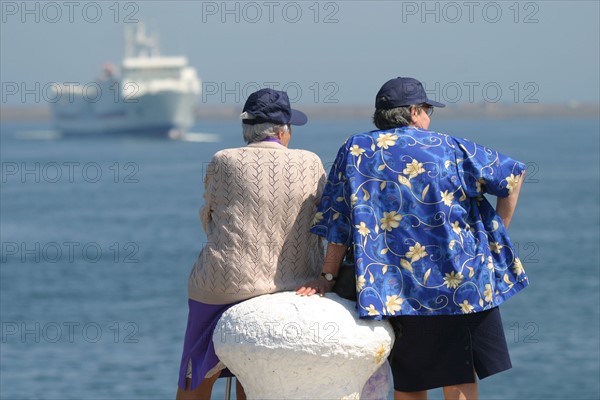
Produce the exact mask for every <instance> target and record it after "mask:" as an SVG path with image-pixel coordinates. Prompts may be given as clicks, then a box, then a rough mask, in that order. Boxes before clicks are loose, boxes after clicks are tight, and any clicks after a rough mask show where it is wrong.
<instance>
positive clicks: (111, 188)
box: [0, 119, 600, 400]
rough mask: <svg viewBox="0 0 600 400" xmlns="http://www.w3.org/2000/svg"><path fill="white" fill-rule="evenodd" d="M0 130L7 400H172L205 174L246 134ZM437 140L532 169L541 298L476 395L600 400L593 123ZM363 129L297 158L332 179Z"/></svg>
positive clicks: (521, 315) (521, 222)
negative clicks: (337, 159)
mask: <svg viewBox="0 0 600 400" xmlns="http://www.w3.org/2000/svg"><path fill="white" fill-rule="evenodd" d="M0 128H1V133H0V156H1V161H2V176H1V179H2V183H1V188H2V190H1V196H0V200H1V224H0V227H1V246H2V248H1V258H2V260H1V261H2V264H1V270H0V272H1V276H0V278H1V281H0V289H1V290H0V300H1V304H0V311H1V315H0V320H1V324H2V325H1V333H2V337H1V352H0V363H1V375H0V398H2V399H33V398H36V399H57V400H58V399H61V400H62V399H170V398H174V394H175V390H176V383H177V372H178V368H179V361H180V356H181V349H182V342H183V334H184V330H185V326H186V317H187V298H186V283H187V277H188V273H189V271H190V268H191V266H192V264H193V262H194V260H195V257H196V255H197V253H198V251H199V250H200V248H201V246H202V242H203V240H204V236H203V232H202V229H201V226H200V222H199V220H198V216H197V215H198V209H199V207H200V206H201V204H202V191H203V187H202V176H203V167H204V165H205V163H207V162H208V161H209V160H210V157H211V155H212V154H213V153H214V152H215V151H217V150H219V149H222V148H225V147H235V146H240V145H242V144H243V143H242V140H241V130H240V126H239V123H237V122H223V123H202V124H198V125H197V126H195V127H194V129H192V131H194V132H203V133H215V134H218V135H219V137H220V141H219V142H216V143H195V142H186V141H173V140H168V139H144V138H122V137H110V138H99V137H95V138H60V137H54V136H52V135H51V134H48V132H45V131H47V130H49V129H51V127H50V125H49V124H42V123H2V124H1V125H0ZM431 128H432V129H436V130H439V131H442V132H445V133H450V134H454V135H457V136H462V137H466V138H469V139H471V140H474V141H477V142H479V143H481V144H485V145H488V146H490V147H492V148H495V149H497V150H499V151H501V152H503V153H506V154H509V155H511V156H513V157H514V158H516V159H518V160H521V161H524V162H527V163H529V168H528V174H527V180H526V184H525V185H524V187H523V189H522V194H521V199H520V202H519V206H518V209H517V213H516V215H515V217H514V220H513V222H512V225H511V228H510V233H511V237H512V239H513V241H514V242H515V243H516V246H517V249H518V251H519V254H520V257H521V260H522V261H523V264H524V266H525V269H526V271H527V272H528V275H529V278H530V282H531V285H530V287H529V288H527V289H526V290H524V291H523V292H521V293H520V294H519V295H517V296H515V297H514V298H512V299H511V300H510V301H508V302H507V303H506V304H505V305H504V306H503V307H502V313H503V319H504V323H505V331H506V335H507V338H508V341H509V347H510V350H511V355H512V361H513V365H514V368H513V369H512V370H510V371H508V372H506V373H503V374H499V375H497V376H493V377H490V378H488V379H486V380H484V381H482V382H481V384H480V393H481V395H480V397H481V398H482V399H598V398H599V397H600V387H599V378H598V377H599V375H600V368H599V360H600V349H599V343H600V338H599V332H600V326H599V323H600V315H599V308H600V298H599V293H600V290H599V286H600V277H599V229H600V228H599V226H600V224H599V203H600V198H599V197H600V196H599V186H600V185H599V180H600V176H599V171H600V163H599V154H600V146H599V136H600V134H599V133H600V127H599V123H598V120H594V119H589V120H574V119H573V120H562V119H553V120H535V119H520V120H464V121H463V120H434V123H433V124H432V126H431ZM369 129H371V126H370V124H369V123H368V121H364V122H356V121H350V122H349V121H337V122H336V121H327V122H323V121H321V122H319V121H316V122H312V123H310V124H309V125H307V126H306V127H298V128H295V129H294V131H293V135H292V142H291V145H290V147H297V148H305V149H309V150H312V151H314V152H316V153H317V154H318V155H319V156H321V158H322V160H323V162H324V164H326V165H328V164H330V163H331V161H332V160H333V157H334V155H335V154H336V152H337V149H338V148H339V146H340V145H341V143H342V142H343V141H344V139H345V138H346V137H347V136H349V135H350V134H352V133H356V132H359V131H363V130H369ZM439 397H441V392H440V391H435V392H433V393H432V396H431V398H439ZM213 398H215V399H220V398H223V385H222V383H221V384H219V386H218V387H217V389H216V390H215V393H214V394H213Z"/></svg>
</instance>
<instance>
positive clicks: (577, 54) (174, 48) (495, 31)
mask: <svg viewBox="0 0 600 400" xmlns="http://www.w3.org/2000/svg"><path fill="white" fill-rule="evenodd" d="M599 4H600V2H599V1H596V0H593V1H533V2H531V1H529V2H528V1H521V2H516V1H498V2H489V1H482V2H480V1H457V2H447V1H446V2H437V1H428V2H422V1H416V2H412V1H330V2H327V1H321V2H316V1H296V2H287V1H257V2H246V1H245V2H237V1H228V2H222V1H217V2H211V1H204V2H201V1H131V2H119V3H116V2H113V1H97V2H79V1H71V2H68V1H57V2H37V1H30V2H26V3H23V2H21V1H2V3H1V12H2V25H1V39H0V40H1V42H0V43H1V67H2V68H1V81H2V105H14V104H20V103H21V102H22V96H21V94H22V93H17V94H10V95H9V94H8V93H7V92H6V90H5V89H6V88H7V85H10V84H12V83H16V84H18V85H19V86H21V84H23V88H27V89H30V90H33V91H35V90H36V89H35V88H36V86H35V84H36V82H39V87H40V89H39V91H40V92H41V91H42V90H43V87H44V86H45V85H47V84H48V83H51V82H57V81H58V82H61V81H71V82H79V83H81V84H82V85H83V84H86V83H88V82H91V81H93V79H94V78H95V77H96V76H98V74H99V71H100V67H101V65H102V64H103V63H105V62H107V61H111V62H113V63H115V64H119V63H120V61H121V58H122V55H123V51H124V46H123V40H122V37H123V27H124V25H127V24H128V23H135V20H140V21H144V22H146V24H147V25H149V27H150V28H152V29H153V31H154V32H156V33H157V34H158V39H159V43H160V47H161V51H162V53H163V54H165V55H179V54H185V55H187V56H188V58H189V61H190V64H191V65H192V66H194V67H195V68H196V69H197V70H198V74H199V75H200V77H201V78H202V80H203V82H204V83H203V88H204V95H203V96H202V97H201V98H200V99H199V101H200V102H201V103H206V104H211V105H216V104H219V103H222V102H225V103H228V104H236V103H243V101H244V97H245V95H246V94H247V93H248V92H251V91H252V90H253V89H254V88H255V87H256V84H258V85H261V86H265V85H267V84H268V85H271V86H275V87H276V88H280V89H281V88H283V87H284V86H285V87H286V88H287V89H288V91H289V93H290V97H291V98H292V100H293V101H294V102H298V103H303V104H315V103H317V104H328V103H331V102H336V101H338V102H339V103H341V104H371V103H372V102H373V98H374V95H375V93H376V92H377V90H378V88H379V87H380V86H381V84H382V83H383V82H385V81H386V80H388V79H390V78H393V77H396V76H399V75H400V76H412V77H415V78H417V79H419V80H421V81H423V82H424V83H425V85H426V87H427V90H428V92H429V95H430V97H433V98H437V99H438V100H441V101H445V102H447V103H468V102H501V103H515V102H516V103H524V102H535V101H539V102H542V103H544V102H550V103H556V102H563V101H594V102H598V100H599V91H600V83H599V75H600V73H599V69H600V65H599V64H600V63H599V58H600V56H599V48H600V43H599V40H600V39H599V38H600V32H599V18H600V17H599V15H600V10H599ZM35 97H36V96H35V95H33V94H29V95H27V96H25V100H26V102H27V103H35V101H36V98H35ZM43 97H44V96H43V93H41V95H39V101H40V102H41V103H44V99H43Z"/></svg>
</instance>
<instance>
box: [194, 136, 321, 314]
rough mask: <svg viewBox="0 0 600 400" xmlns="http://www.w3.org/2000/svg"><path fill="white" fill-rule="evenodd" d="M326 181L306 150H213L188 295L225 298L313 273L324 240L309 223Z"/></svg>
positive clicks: (294, 283) (290, 286)
mask: <svg viewBox="0 0 600 400" xmlns="http://www.w3.org/2000/svg"><path fill="white" fill-rule="evenodd" d="M325 182H326V176H325V171H324V169H323V164H322V163H321V160H320V159H319V157H318V156H317V155H316V154H314V153H311V152H309V151H305V150H292V149H288V148H286V147H285V146H282V145H280V144H279V143H276V142H259V143H252V144H249V145H248V146H246V147H242V148H236V149H226V150H221V151H219V152H217V153H216V154H215V155H214V156H213V159H212V161H211V163H210V164H209V167H208V169H207V172H206V177H205V192H204V200H205V204H204V206H203V207H202V209H201V210H200V220H201V221H202V225H203V227H204V231H205V232H206V238H207V241H206V243H205V244H204V247H203V249H202V251H201V252H200V254H199V255H198V258H197V260H196V263H195V264H194V268H193V269H192V272H191V274H190V277H189V281H188V294H189V297H190V298H191V299H192V300H196V301H200V302H203V303H207V304H229V303H234V302H237V301H241V300H246V299H249V298H251V297H255V296H259V295H262V294H266V293H275V292H279V291H284V290H294V289H296V287H298V286H299V285H302V284H303V283H306V282H308V281H310V280H312V279H316V278H317V277H318V276H319V274H320V272H321V268H322V263H323V243H322V239H321V238H320V237H318V236H317V235H314V234H311V233H310V232H309V229H310V227H311V225H312V220H313V218H314V215H315V213H316V206H317V204H318V202H319V200H320V198H321V193H322V192H323V187H324V186H325Z"/></svg>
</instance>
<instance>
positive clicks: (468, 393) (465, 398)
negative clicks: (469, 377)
mask: <svg viewBox="0 0 600 400" xmlns="http://www.w3.org/2000/svg"><path fill="white" fill-rule="evenodd" d="M444 399H446V400H477V381H475V382H474V383H465V384H462V385H454V386H446V387H444Z"/></svg>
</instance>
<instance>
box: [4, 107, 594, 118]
mask: <svg viewBox="0 0 600 400" xmlns="http://www.w3.org/2000/svg"><path fill="white" fill-rule="evenodd" d="M295 106H296V107H297V108H299V109H301V110H302V111H304V112H306V113H307V114H308V115H309V117H310V118H312V119H316V120H337V119H349V120H352V119H361V120H364V119H366V118H367V119H368V118H371V116H372V115H373V107H372V106H366V105H339V104H331V105H322V104H320V105H311V104H296V105H295ZM241 108H242V106H241V105H218V106H215V105H202V104H201V105H198V107H197V108H196V119H197V120H198V121H235V120H239V114H240V112H241ZM435 113H436V117H438V118H443V119H462V118H486V119H505V118H599V117H600V104H599V103H565V104H542V103H537V104H531V103H530V104H499V103H480V104H454V105H452V104H450V105H448V107H446V108H438V109H436V110H435ZM51 119H52V116H51V114H50V108H49V107H39V106H3V107H0V121H2V122H6V121H39V122H42V121H51Z"/></svg>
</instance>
